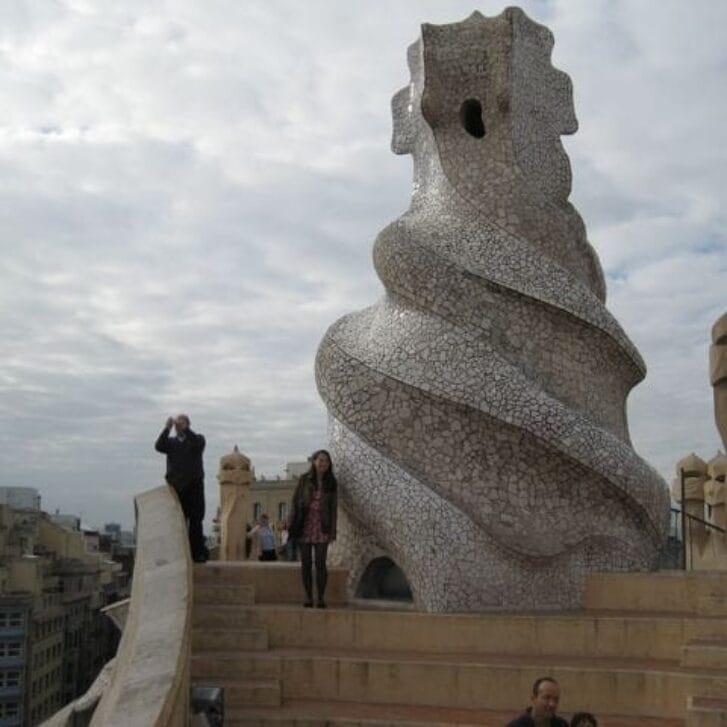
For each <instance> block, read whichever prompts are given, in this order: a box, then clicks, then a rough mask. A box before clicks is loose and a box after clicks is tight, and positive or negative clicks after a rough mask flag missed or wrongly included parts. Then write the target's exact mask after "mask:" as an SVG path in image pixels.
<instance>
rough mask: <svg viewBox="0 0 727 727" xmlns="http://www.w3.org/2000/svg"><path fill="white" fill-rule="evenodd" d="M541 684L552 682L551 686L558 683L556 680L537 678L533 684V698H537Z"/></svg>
mask: <svg viewBox="0 0 727 727" xmlns="http://www.w3.org/2000/svg"><path fill="white" fill-rule="evenodd" d="M543 682H553V684H557V683H558V680H557V679H553V677H538V678H537V679H536V680H535V681H534V682H533V696H534V697H537V696H538V692H539V691H540V685H541V684H542V683H543Z"/></svg>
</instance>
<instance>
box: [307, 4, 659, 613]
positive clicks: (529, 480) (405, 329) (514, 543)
mask: <svg viewBox="0 0 727 727" xmlns="http://www.w3.org/2000/svg"><path fill="white" fill-rule="evenodd" d="M552 45H553V39H552V36H551V33H550V32H549V31H548V30H547V29H546V28H544V27H543V26H541V25H538V24H536V23H535V22H533V21H532V20H530V19H529V18H528V17H527V16H526V15H525V14H524V13H523V12H522V11H521V10H519V9H516V8H510V9H508V10H506V11H504V12H503V13H502V14H501V15H500V16H498V17H494V18H486V17H484V16H482V15H481V14H479V13H474V14H473V15H472V16H471V17H470V18H468V19H467V20H465V21H463V22H461V23H454V24H451V25H442V26H434V25H423V26H422V35H421V39H420V40H419V41H417V42H416V43H414V45H412V46H411V47H410V49H409V66H410V70H411V84H410V85H409V86H408V87H406V88H404V89H403V90H401V91H400V92H399V93H397V94H396V95H395V97H394V99H393V104H392V106H393V117H394V134H393V143H392V146H393V150H394V151H395V152H396V153H400V154H404V153H410V154H412V155H413V158H414V190H413V196H412V201H411V206H410V208H409V210H408V211H407V212H406V213H405V214H404V215H402V216H401V217H400V218H399V219H398V220H396V221H395V222H393V223H392V224H391V225H389V226H388V227H387V228H385V229H384V230H383V231H382V232H381V233H380V234H379V236H378V238H377V240H376V243H375V245H374V263H375V267H376V271H377V273H378V275H379V277H380V278H381V280H382V282H383V284H384V288H385V294H384V296H383V298H381V300H379V302H378V303H376V304H375V305H373V306H371V307H370V308H367V309H365V310H363V311H361V312H359V313H355V314H352V315H348V316H346V317H344V318H342V319H341V320H339V321H338V322H337V323H335V324H334V325H333V326H331V328H330V329H329V330H328V332H327V333H326V335H325V337H324V339H323V341H322V343H321V345H320V348H319V351H318V356H317V360H316V376H317V382H318V387H319V391H320V393H321V396H322V397H323V399H324V401H325V403H326V405H327V408H328V411H329V436H330V447H331V450H332V455H333V458H334V462H335V466H336V471H337V475H338V476H339V479H340V482H341V509H342V512H341V513H340V520H339V540H338V542H337V543H336V550H337V554H336V558H337V559H338V560H339V561H340V562H342V563H344V564H346V565H347V566H348V567H349V568H350V572H351V574H352V579H353V581H354V582H355V581H356V579H358V578H360V576H361V574H362V573H363V571H364V569H365V568H366V567H367V565H368V564H369V563H370V562H372V560H373V559H374V558H377V557H379V556H387V557H388V558H390V559H391V560H393V561H394V562H395V563H396V564H397V565H398V566H399V567H400V568H401V569H402V570H403V572H404V574H405V576H406V578H407V580H408V582H409V584H410V586H411V589H412V593H413V596H414V599H415V602H416V604H417V605H418V606H419V607H420V608H422V609H426V610H429V611H476V610H480V609H484V608H498V607H508V608H523V609H527V608H533V607H541V608H542V607H546V608H547V607H551V608H557V607H564V606H571V605H575V604H576V603H577V602H578V601H579V598H580V595H581V591H582V587H583V582H584V578H585V574H587V573H588V572H589V571H593V570H604V569H605V570H630V569H644V568H648V567H649V566H650V565H651V564H652V563H653V562H654V560H655V558H656V556H657V553H658V551H659V549H660V547H661V546H662V544H663V543H664V542H665V540H666V536H667V529H668V513H669V499H668V492H667V486H666V483H665V482H663V480H662V479H661V478H660V477H659V476H658V475H657V474H656V473H655V472H654V471H653V470H652V469H651V468H650V467H649V466H648V465H646V464H645V463H644V462H643V461H642V460H641V459H639V457H638V456H637V455H636V454H635V453H634V451H633V449H632V448H631V444H630V441H629V435H628V431H627V423H626V414H625V399H626V396H627V394H628V392H629V390H630V389H631V388H632V387H633V386H634V385H635V384H636V383H637V382H638V381H640V380H641V379H642V378H643V376H644V373H645V369H644V364H643V362H642V360H641V358H640V356H639V354H638V352H637V351H636V349H635V348H634V346H633V345H632V343H631V342H630V341H629V339H628V338H627V337H626V335H625V334H624V332H623V331H622V329H621V328H620V327H619V325H618V323H617V322H616V321H615V320H614V319H613V318H612V316H611V315H610V314H609V313H608V312H607V310H606V309H605V307H604V298H605V286H604V279H603V274H602V272H601V268H600V265H599V262H598V259H597V257H596V254H595V252H594V250H593V249H592V248H591V246H590V245H589V243H588V241H587V239H586V233H585V228H584V225H583V222H582V220H581V218H580V216H579V215H578V213H577V212H576V211H575V209H574V208H573V207H572V206H571V205H570V204H569V203H568V195H569V193H570V183H571V174H570V165H569V160H568V157H567V155H566V154H565V152H564V150H563V148H562V146H561V143H560V135H561V134H568V133H573V132H574V131H575V130H576V125H577V124H576V119H575V115H574V111H573V106H572V97H571V84H570V80H569V79H568V77H567V76H566V75H565V74H564V73H562V72H560V71H558V70H556V69H554V68H553V66H552V65H551V62H550V52H551V49H552Z"/></svg>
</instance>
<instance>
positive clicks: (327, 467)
mask: <svg viewBox="0 0 727 727" xmlns="http://www.w3.org/2000/svg"><path fill="white" fill-rule="evenodd" d="M337 508H338V483H337V482H336V477H335V476H334V474H333V463H332V462H331V455H330V454H328V452H326V450H325V449H319V450H318V451H316V452H314V453H313V456H312V457H311V467H310V470H308V472H306V473H305V474H304V475H303V476H302V477H301V478H300V480H299V481H298V485H297V487H296V488H295V492H294V493H293V503H292V508H291V514H290V528H289V530H288V532H289V537H291V538H295V539H296V540H297V541H298V542H299V544H300V554H301V573H302V576H303V588H304V589H305V603H304V604H303V605H304V606H306V607H307V608H310V607H311V606H313V556H314V555H315V563H316V591H317V593H318V603H317V605H318V608H325V607H326V601H325V594H326V581H327V580H328V569H327V568H326V557H327V555H328V544H329V543H331V542H333V541H334V540H335V539H336V514H337V512H336V511H337Z"/></svg>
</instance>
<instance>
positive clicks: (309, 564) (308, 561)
mask: <svg viewBox="0 0 727 727" xmlns="http://www.w3.org/2000/svg"><path fill="white" fill-rule="evenodd" d="M314 553H315V560H316V591H318V602H319V603H322V602H323V600H324V597H325V595H326V581H328V568H326V556H327V555H328V543H300V563H301V574H302V576H303V588H305V600H306V601H307V602H309V603H310V602H312V601H313V554H314Z"/></svg>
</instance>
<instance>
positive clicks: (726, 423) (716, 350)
mask: <svg viewBox="0 0 727 727" xmlns="http://www.w3.org/2000/svg"><path fill="white" fill-rule="evenodd" d="M709 380H710V382H711V384H712V386H713V387H714V420H715V422H716V424H717V429H718V431H719V434H720V436H721V437H722V445H723V446H724V448H725V450H726V451H727V313H723V314H722V315H721V316H720V317H719V318H718V319H717V322H716V323H715V324H714V326H713V327H712V346H711V347H710V349H709Z"/></svg>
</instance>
